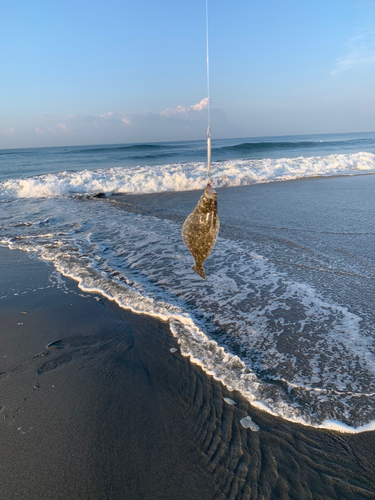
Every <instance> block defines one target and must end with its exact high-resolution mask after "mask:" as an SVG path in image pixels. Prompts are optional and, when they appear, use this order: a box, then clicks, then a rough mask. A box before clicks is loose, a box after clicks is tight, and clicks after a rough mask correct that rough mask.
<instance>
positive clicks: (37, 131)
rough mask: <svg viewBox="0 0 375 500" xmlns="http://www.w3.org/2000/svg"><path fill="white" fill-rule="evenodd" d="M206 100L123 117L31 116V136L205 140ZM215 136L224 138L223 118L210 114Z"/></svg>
mask: <svg viewBox="0 0 375 500" xmlns="http://www.w3.org/2000/svg"><path fill="white" fill-rule="evenodd" d="M207 107H208V99H207V98H205V99H202V100H201V101H199V102H197V103H195V104H192V105H180V106H177V107H168V108H166V109H164V110H162V111H159V112H142V113H123V112H117V111H116V110H111V111H103V112H102V113H101V114H97V115H82V114H70V115H46V114H35V115H34V119H33V126H32V135H33V137H34V138H35V140H36V141H38V144H44V143H45V144H48V145H55V144H56V145H63V144H64V145H65V144H66V143H67V138H69V143H71V144H90V143H103V144H104V143H110V142H112V143H115V142H118V143H121V142H141V141H163V140H181V138H184V139H186V140H189V139H196V138H198V137H205V134H206V127H207ZM211 121H212V124H213V125H214V127H215V132H216V133H217V134H218V135H219V134H220V135H225V134H226V131H227V130H228V123H227V115H226V113H225V112H224V111H222V110H220V109H212V110H211Z"/></svg>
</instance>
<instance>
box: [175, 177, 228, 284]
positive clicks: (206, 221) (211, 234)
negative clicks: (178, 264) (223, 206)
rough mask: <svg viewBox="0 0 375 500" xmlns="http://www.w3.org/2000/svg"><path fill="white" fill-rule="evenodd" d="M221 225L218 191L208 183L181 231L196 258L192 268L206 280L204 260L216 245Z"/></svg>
mask: <svg viewBox="0 0 375 500" xmlns="http://www.w3.org/2000/svg"><path fill="white" fill-rule="evenodd" d="M219 227H220V222H219V217H218V215H217V192H216V191H215V190H213V189H212V188H211V185H210V184H207V187H206V189H205V191H204V193H203V195H202V196H201V199H200V200H199V202H198V204H197V206H196V207H195V209H194V212H192V213H191V214H190V215H189V216H188V217H187V219H186V220H185V222H184V225H183V226H182V231H181V235H182V239H183V241H184V243H185V245H186V246H187V247H188V249H189V251H190V253H191V255H192V256H193V257H194V260H195V266H193V267H192V268H191V269H192V270H193V271H194V272H196V273H197V274H198V275H199V276H200V277H201V278H203V279H204V280H205V279H206V275H205V272H204V269H203V262H204V261H205V260H206V259H207V257H208V256H209V255H210V254H211V252H212V250H213V248H214V246H215V243H216V239H217V235H218V234H219Z"/></svg>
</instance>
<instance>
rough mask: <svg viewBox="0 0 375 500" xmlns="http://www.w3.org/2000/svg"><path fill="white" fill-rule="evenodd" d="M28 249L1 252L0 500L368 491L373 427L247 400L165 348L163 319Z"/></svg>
mask: <svg viewBox="0 0 375 500" xmlns="http://www.w3.org/2000/svg"><path fill="white" fill-rule="evenodd" d="M31 257H32V258H30V256H29V255H28V254H26V253H24V252H20V251H11V250H8V249H6V248H0V259H1V267H2V271H1V281H0V283H1V292H0V297H1V300H0V324H1V334H0V347H1V349H0V351H1V359H0V363H1V365H0V372H1V374H0V391H1V392H0V398H1V399H0V407H1V409H0V411H1V413H0V425H1V430H0V446H1V450H2V460H1V481H0V483H1V497H2V498H3V499H6V500H13V499H14V500H16V499H17V500H18V499H19V498H28V499H30V500H34V499H35V500H36V499H38V500H40V499H49V500H50V499H66V498H69V499H95V500H98V499H113V500H118V499H124V500H125V499H126V500H128V499H134V500H135V499H160V500H164V499H166V500H167V499H171V500H172V499H177V498H179V499H180V498H181V499H187V500H188V499H189V500H190V499H191V500H195V499H207V500H208V499H212V500H213V499H244V500H245V499H299V500H301V499H305V498H306V499H308V498H314V499H327V500H328V499H340V500H342V499H362V498H363V499H365V498H375V484H374V477H375V465H374V463H375V462H374V458H375V452H374V449H375V433H374V432H367V433H362V434H354V435H351V434H339V433H336V432H332V431H318V430H314V429H313V428H310V427H306V426H300V425H294V424H291V423H288V422H286V421H284V420H282V419H280V418H275V417H273V416H271V415H269V414H267V413H263V412H260V411H258V410H256V409H254V408H253V407H251V405H250V404H249V403H248V402H246V401H245V400H244V399H243V398H241V396H240V395H239V394H238V393H236V392H234V393H232V392H229V391H228V390H227V389H226V388H225V387H224V386H223V385H222V384H220V383H218V382H216V381H215V380H214V379H213V378H212V377H210V376H207V375H206V374H205V373H204V372H203V371H202V370H201V369H200V368H199V367H198V366H196V365H194V364H192V363H191V362H190V361H189V359H187V358H186V357H183V356H181V354H180V353H179V351H178V350H177V352H175V353H173V352H171V351H170V349H171V348H177V349H178V347H179V346H178V344H177V342H176V340H175V339H174V338H173V336H172V335H171V333H170V330H169V327H168V324H166V323H163V322H160V321H157V320H155V319H152V318H149V317H146V316H141V315H136V314H133V313H131V312H129V311H126V310H124V309H120V308H119V307H118V306H117V305H116V304H114V303H113V302H110V301H108V300H105V299H103V298H101V297H100V296H99V295H95V294H92V295H90V294H86V293H82V292H81V291H80V290H79V288H78V287H77V285H76V283H75V282H74V281H72V280H69V279H67V278H61V276H59V275H58V274H57V273H56V271H54V268H53V266H52V265H49V264H46V263H43V262H40V261H38V260H36V259H35V257H34V256H31ZM223 397H226V398H231V399H233V400H234V401H235V402H236V404H235V405H230V404H228V403H226V402H225V401H224V400H223ZM247 415H250V416H251V417H252V419H253V421H254V422H255V423H256V424H257V425H258V426H259V428H260V430H259V431H258V432H253V431H251V430H250V429H245V428H243V427H242V425H241V423H240V420H241V419H242V418H244V417H245V416H247Z"/></svg>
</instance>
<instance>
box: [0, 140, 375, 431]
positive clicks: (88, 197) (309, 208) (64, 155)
mask: <svg viewBox="0 0 375 500" xmlns="http://www.w3.org/2000/svg"><path fill="white" fill-rule="evenodd" d="M205 154H206V151H205V142H204V141H190V142H173V143H157V144H123V145H105V146H81V147H78V146H75V147H66V148H35V149H18V150H1V151H0V214H1V219H0V220H1V222H0V243H1V244H2V245H5V246H8V247H10V248H15V249H21V250H25V251H29V252H35V253H36V254H37V255H38V256H39V257H40V258H42V259H44V260H48V261H52V262H53V263H54V265H55V267H56V269H57V270H58V271H59V272H61V273H62V274H63V275H65V276H70V277H72V278H73V279H75V280H77V281H78V282H79V284H80V287H81V288H82V289H83V290H86V291H95V292H99V293H101V294H102V295H104V296H106V297H108V298H110V299H113V300H116V301H117V302H118V303H119V304H120V305H121V306H122V307H126V308H129V309H131V310H133V311H135V312H137V313H143V314H149V315H152V316H155V317H159V318H160V319H162V320H164V321H168V322H169V325H170V329H171V331H172V333H173V334H174V335H175V336H176V337H177V339H178V342H179V344H180V349H181V352H182V353H183V354H184V355H186V356H189V357H190V359H191V360H192V361H193V362H195V363H198V364H200V365H201V366H202V368H203V370H205V371H206V372H207V373H208V374H211V375H213V376H214V377H215V378H217V379H218V380H221V381H222V382H223V383H224V384H225V385H226V386H227V387H228V388H229V389H231V390H238V391H240V392H241V393H242V394H243V395H244V397H246V398H247V399H248V400H249V401H250V402H251V403H252V404H253V405H256V406H258V407H259V408H261V409H263V410H265V411H268V412H270V413H273V414H275V415H278V416H281V417H283V418H285V419H288V420H291V421H296V422H301V423H304V424H306V425H313V426H316V427H325V428H336V429H339V430H341V431H347V432H359V431H363V430H367V429H373V428H375V410H374V408H375V405H374V403H375V389H374V376H375V335H374V324H375V321H374V320H375V312H374V292H375V290H374V288H375V287H374V280H375V258H374V252H373V249H374V241H375V222H374V221H375V196H374V191H373V189H375V176H372V175H363V174H373V173H375V133H372V134H371V133H366V134H350V135H349V134H342V135H330V136H327V135H325V136H323V135H322V136H293V137H275V138H269V137H268V138H256V139H254V138H252V139H237V140H235V139H230V140H217V141H213V164H212V180H213V184H214V186H215V188H218V192H219V197H218V206H219V217H220V220H221V230H220V235H219V238H218V241H217V244H216V247H215V249H214V252H213V254H212V256H211V257H210V258H209V259H208V260H207V262H206V264H205V267H206V271H207V277H208V279H207V281H206V282H204V281H203V280H201V279H200V278H199V277H198V276H196V275H195V274H194V273H193V272H192V271H191V270H190V267H191V265H192V261H191V256H190V254H189V252H188V251H187V249H186V247H185V246H184V244H183V242H182V239H181V234H180V233H181V226H182V223H183V220H184V218H185V217H186V216H187V215H188V214H189V213H190V212H191V210H192V208H194V206H195V204H196V202H197V200H198V199H199V197H200V194H201V191H202V190H203V189H204V187H205V182H206V168H205V163H204V160H205ZM307 179H310V180H307ZM192 190H200V191H197V192H194V191H193V192H191V191H192ZM99 192H100V193H105V197H104V198H100V199H98V198H94V197H93V196H92V195H95V194H97V193H99ZM150 193H159V194H158V195H152V194H150ZM134 194H137V195H138V196H136V197H134V196H131V195H134Z"/></svg>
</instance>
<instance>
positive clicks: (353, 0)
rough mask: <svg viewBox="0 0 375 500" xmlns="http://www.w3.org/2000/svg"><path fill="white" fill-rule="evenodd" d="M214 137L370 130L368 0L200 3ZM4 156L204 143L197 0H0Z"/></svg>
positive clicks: (374, 67)
mask: <svg viewBox="0 0 375 500" xmlns="http://www.w3.org/2000/svg"><path fill="white" fill-rule="evenodd" d="M208 10H209V52H210V98H211V99H210V103H211V129H212V137H213V139H215V138H231V137H232V138H235V137H261V136H275V135H280V136H281V135H292V134H293V135H294V134H310V133H311V134H314V133H316V134H323V133H340V132H363V131H374V130H375V0H324V1H323V0H303V1H301V0H298V1H296V0H283V1H280V0H230V1H229V0H226V1H224V0H208ZM0 12H1V16H0V149H1V148H21V147H41V146H64V145H80V144H116V143H127V142H151V141H152V142H158V141H175V140H194V139H205V137H206V128H207V103H208V100H207V82H206V17H205V16H206V3H205V0H189V1H185V0H178V1H174V2H172V1H170V0H159V2H155V0H152V1H151V0H138V1H136V2H135V1H134V0H126V1H124V0H121V1H118V0H106V2H103V0H100V1H97V0H90V1H89V0H87V1H83V0H75V1H72V0H64V2H60V1H57V0H48V1H40V0H34V1H33V2H30V1H29V0H28V1H26V0H0Z"/></svg>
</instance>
